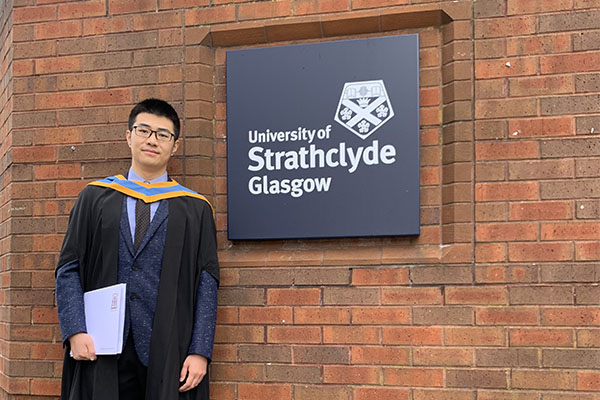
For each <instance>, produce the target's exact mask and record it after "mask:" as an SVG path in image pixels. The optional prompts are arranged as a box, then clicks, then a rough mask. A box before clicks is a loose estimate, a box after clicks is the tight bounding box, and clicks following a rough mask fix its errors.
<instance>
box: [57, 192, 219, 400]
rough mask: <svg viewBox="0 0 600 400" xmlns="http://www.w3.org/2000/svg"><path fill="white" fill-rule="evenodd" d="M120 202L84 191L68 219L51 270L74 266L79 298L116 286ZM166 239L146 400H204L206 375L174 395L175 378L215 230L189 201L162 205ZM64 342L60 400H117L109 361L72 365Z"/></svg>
mask: <svg viewBox="0 0 600 400" xmlns="http://www.w3.org/2000/svg"><path fill="white" fill-rule="evenodd" d="M123 198H124V195H123V194H122V193H120V192H117V191H115V190H113V189H109V188H103V187H98V186H87V187H86V188H85V189H84V190H83V191H82V192H81V194H80V195H79V198H78V200H77V202H76V203H75V206H74V207H73V210H72V211H71V215H70V220H69V227H68V230H67V233H66V235H65V239H64V242H63V247H62V250H61V253H60V257H59V261H58V266H57V270H58V268H60V267H61V266H62V265H64V264H66V263H68V262H70V261H73V260H78V261H79V274H80V278H81V286H82V288H83V290H84V291H89V290H94V289H98V288H101V287H105V286H109V285H114V284H116V283H117V265H118V250H119V223H120V219H121V210H122V206H123ZM168 201H169V217H168V222H167V237H166V242H165V250H164V256H163V264H162V270H161V277H160V284H159V289H158V300H157V305H156V313H155V315H154V323H153V328H152V338H151V341H150V360H149V365H148V379H147V385H146V400H175V399H178V400H183V399H185V400H188V399H189V400H192V399H193V400H208V374H207V377H205V379H204V380H203V381H202V382H201V383H200V385H198V387H197V388H195V389H193V390H190V391H188V392H184V393H179V391H178V388H179V373H180V371H181V367H182V365H183V362H184V360H185V358H186V357H187V355H188V354H187V352H188V348H189V345H190V342H191V334H192V330H193V324H194V306H195V303H196V291H197V287H198V283H199V279H200V275H201V271H202V270H203V269H206V270H207V272H209V273H210V274H211V275H212V276H213V277H215V279H217V281H218V280H219V266H218V262H217V250H216V249H217V246H216V233H215V232H216V229H215V223H214V219H213V215H212V210H211V207H210V205H209V204H208V203H207V202H205V201H203V200H200V199H197V198H193V197H186V196H182V197H176V198H172V199H169V200H168ZM69 352H70V348H69V343H68V342H67V345H66V349H65V358H64V365H63V379H62V397H61V399H62V400H88V399H90V400H116V399H118V376H117V356H99V357H98V358H97V360H96V361H93V362H89V361H75V360H74V359H73V358H71V357H70V356H69Z"/></svg>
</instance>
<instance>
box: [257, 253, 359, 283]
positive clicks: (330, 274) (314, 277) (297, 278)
mask: <svg viewBox="0 0 600 400" xmlns="http://www.w3.org/2000/svg"><path fill="white" fill-rule="evenodd" d="M269 255H270V254H269ZM350 279H351V271H350V270H349V269H348V268H327V269H325V270H323V269H312V268H302V269H296V270H295V271H294V283H295V284H296V285H347V284H349V283H350Z"/></svg>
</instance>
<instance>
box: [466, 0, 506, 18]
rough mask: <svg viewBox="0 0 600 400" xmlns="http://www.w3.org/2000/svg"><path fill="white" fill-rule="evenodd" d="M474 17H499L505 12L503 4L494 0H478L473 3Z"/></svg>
mask: <svg viewBox="0 0 600 400" xmlns="http://www.w3.org/2000/svg"><path fill="white" fill-rule="evenodd" d="M473 14H474V16H475V18H488V17H499V16H504V14H505V5H504V3H500V2H498V1H495V0H480V1H477V2H476V3H473Z"/></svg>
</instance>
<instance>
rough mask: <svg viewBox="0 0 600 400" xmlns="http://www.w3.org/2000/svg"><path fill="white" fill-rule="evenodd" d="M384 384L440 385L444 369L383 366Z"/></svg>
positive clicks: (442, 380)
mask: <svg viewBox="0 0 600 400" xmlns="http://www.w3.org/2000/svg"><path fill="white" fill-rule="evenodd" d="M383 371H384V372H383V373H384V384H385V385H390V386H391V385H393V386H417V387H419V386H420V387H424V386H428V387H442V386H443V385H444V371H443V370H441V369H437V368H384V370H383Z"/></svg>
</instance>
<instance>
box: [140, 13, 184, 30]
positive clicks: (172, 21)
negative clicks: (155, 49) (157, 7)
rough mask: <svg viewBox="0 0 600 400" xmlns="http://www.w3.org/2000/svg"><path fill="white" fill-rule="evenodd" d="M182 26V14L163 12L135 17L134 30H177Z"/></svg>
mask: <svg viewBox="0 0 600 400" xmlns="http://www.w3.org/2000/svg"><path fill="white" fill-rule="evenodd" d="M181 25H182V13H181V12H163V13H153V14H140V15H134V16H133V29H134V30H136V31H140V30H154V29H165V28H176V27H181Z"/></svg>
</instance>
